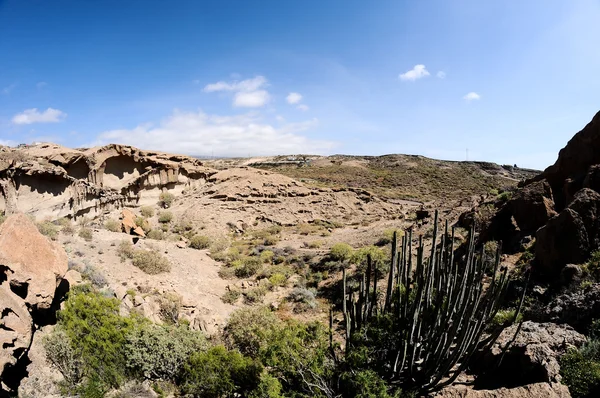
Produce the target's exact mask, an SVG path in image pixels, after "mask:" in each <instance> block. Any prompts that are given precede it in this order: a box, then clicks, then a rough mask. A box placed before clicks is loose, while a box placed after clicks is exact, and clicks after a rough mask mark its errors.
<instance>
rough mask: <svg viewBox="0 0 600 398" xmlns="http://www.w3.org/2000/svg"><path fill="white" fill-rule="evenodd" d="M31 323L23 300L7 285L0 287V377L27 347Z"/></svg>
mask: <svg viewBox="0 0 600 398" xmlns="http://www.w3.org/2000/svg"><path fill="white" fill-rule="evenodd" d="M32 323H33V321H32V319H31V316H30V315H29V311H27V307H26V306H25V302H24V301H23V299H21V298H20V297H19V296H17V295H16V294H14V293H13V292H11V291H10V289H9V287H8V283H3V284H2V285H0V345H1V346H2V350H0V376H1V374H2V371H3V370H4V369H5V368H6V366H7V365H14V364H15V363H16V362H17V358H18V357H19V356H20V355H22V352H23V351H24V350H26V349H27V347H29V341H30V340H31V326H32ZM0 379H1V377H0Z"/></svg>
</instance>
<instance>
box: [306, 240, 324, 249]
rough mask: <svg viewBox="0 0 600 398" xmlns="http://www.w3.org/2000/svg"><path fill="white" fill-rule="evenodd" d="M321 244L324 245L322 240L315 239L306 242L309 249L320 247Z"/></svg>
mask: <svg viewBox="0 0 600 398" xmlns="http://www.w3.org/2000/svg"><path fill="white" fill-rule="evenodd" d="M321 246H323V241H322V240H313V241H312V242H308V243H307V244H306V247H308V248H309V249H318V248H320V247H321Z"/></svg>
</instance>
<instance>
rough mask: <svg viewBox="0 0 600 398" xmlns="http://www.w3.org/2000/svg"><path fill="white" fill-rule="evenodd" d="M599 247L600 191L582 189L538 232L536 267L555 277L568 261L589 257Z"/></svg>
mask: <svg viewBox="0 0 600 398" xmlns="http://www.w3.org/2000/svg"><path fill="white" fill-rule="evenodd" d="M599 247H600V194H598V193H597V192H595V191H592V190H591V189H588V188H584V189H582V190H580V191H579V192H577V193H576V194H575V198H574V199H573V201H572V202H571V203H570V204H569V206H568V207H567V208H566V209H564V210H563V211H561V212H560V214H559V215H558V216H556V217H554V218H552V219H550V221H548V223H547V224H546V225H545V226H543V227H542V228H540V229H539V230H538V231H537V243H536V261H537V270H538V271H539V272H540V273H541V274H543V275H547V276H556V275H558V274H559V273H560V271H561V269H562V268H563V267H564V266H565V265H567V264H569V263H573V264H581V263H583V262H585V261H587V260H588V258H589V256H590V252H591V251H593V250H597V249H598V248H599Z"/></svg>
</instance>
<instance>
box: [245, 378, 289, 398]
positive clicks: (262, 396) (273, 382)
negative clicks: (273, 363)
mask: <svg viewBox="0 0 600 398" xmlns="http://www.w3.org/2000/svg"><path fill="white" fill-rule="evenodd" d="M281 390H282V387H281V383H280V382H279V380H277V378H276V377H273V376H271V375H270V374H269V373H267V372H263V374H262V375H261V376H260V382H259V383H258V386H257V387H256V389H255V390H253V391H252V392H251V393H250V395H248V397H249V398H282V397H283V395H282V394H281Z"/></svg>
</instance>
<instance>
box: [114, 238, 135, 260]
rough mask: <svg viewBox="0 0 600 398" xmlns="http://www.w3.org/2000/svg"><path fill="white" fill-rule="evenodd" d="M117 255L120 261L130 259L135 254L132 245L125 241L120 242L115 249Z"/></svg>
mask: <svg viewBox="0 0 600 398" xmlns="http://www.w3.org/2000/svg"><path fill="white" fill-rule="evenodd" d="M117 254H118V255H119V257H120V258H121V261H125V260H127V259H132V258H133V255H134V254H135V249H134V248H133V244H132V243H131V242H129V241H127V240H123V241H121V243H119V247H117Z"/></svg>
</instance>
